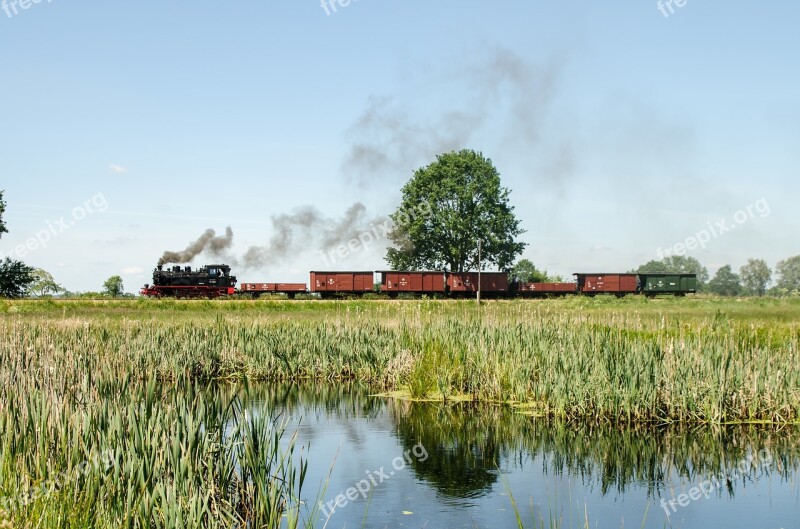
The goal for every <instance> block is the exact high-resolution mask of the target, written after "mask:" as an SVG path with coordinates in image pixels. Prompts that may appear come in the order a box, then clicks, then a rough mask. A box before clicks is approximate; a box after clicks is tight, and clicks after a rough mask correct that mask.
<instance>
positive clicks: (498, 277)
mask: <svg viewBox="0 0 800 529" xmlns="http://www.w3.org/2000/svg"><path fill="white" fill-rule="evenodd" d="M480 283H481V284H480V289H481V294H487V295H488V296H498V295H501V294H505V293H507V292H508V274H507V273H505V272H481V276H480ZM447 289H448V292H450V293H451V294H453V295H456V296H458V295H468V294H472V293H475V292H477V291H478V272H449V273H448V274H447Z"/></svg>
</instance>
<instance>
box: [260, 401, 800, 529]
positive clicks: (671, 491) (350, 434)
mask: <svg viewBox="0 0 800 529" xmlns="http://www.w3.org/2000/svg"><path fill="white" fill-rule="evenodd" d="M251 395H255V396H251V397H250V398H251V399H252V400H251V402H250V404H249V405H250V406H264V405H265V404H269V406H274V407H275V410H276V411H277V410H280V411H281V412H282V413H284V414H286V416H287V418H288V419H289V420H290V421H291V424H292V425H293V426H290V429H292V428H293V431H295V430H296V431H298V435H299V439H300V442H301V443H304V444H306V445H307V446H308V447H309V452H308V454H309V458H310V462H311V465H310V467H311V470H310V475H311V478H310V479H309V481H308V482H309V483H311V484H314V483H316V482H320V483H322V482H324V481H325V479H326V477H327V475H326V474H327V473H328V471H329V467H330V463H331V461H333V460H334V459H335V460H336V465H335V467H334V471H333V472H332V473H331V475H330V477H329V478H330V479H329V484H328V489H327V491H328V495H330V494H332V493H334V492H338V491H340V490H346V489H347V488H348V487H350V486H353V485H354V484H355V483H356V482H357V481H358V480H360V479H362V478H363V475H364V473H365V472H366V471H370V470H374V469H377V468H379V467H381V466H385V467H386V468H387V469H388V468H389V464H390V462H391V461H392V460H393V458H394V457H397V456H399V455H402V454H403V453H405V452H406V451H407V450H411V449H413V447H414V446H416V445H418V444H419V443H421V444H422V446H424V447H425V450H426V451H427V454H428V457H427V458H426V459H425V460H424V461H422V460H418V459H416V458H411V459H410V460H409V464H408V468H407V469H406V470H405V471H404V472H405V474H404V475H403V476H398V477H394V478H392V481H391V482H387V483H386V484H381V486H380V488H379V490H376V491H371V494H372V495H373V496H372V497H371V499H370V500H369V501H368V502H367V501H364V502H361V503H359V505H360V507H355V508H353V507H352V504H351V506H350V507H348V508H347V509H340V510H337V512H336V513H335V514H334V516H333V517H332V519H331V520H330V521H329V525H328V527H338V526H343V525H345V524H346V525H347V526H349V527H352V526H358V527H360V526H362V523H363V520H364V519H366V520H367V522H368V523H367V526H372V525H373V524H375V525H380V526H381V527H383V526H396V525H398V526H399V525H402V524H405V525H411V526H423V525H424V524H425V522H426V521H427V522H430V525H429V526H450V527H455V526H464V527H476V526H478V527H498V526H503V525H507V524H508V525H516V521H515V513H514V512H513V509H512V508H511V502H510V498H509V496H508V492H509V490H511V491H512V492H513V494H514V495H515V496H516V497H517V498H518V500H519V501H520V504H521V505H523V508H521V509H520V511H522V512H520V515H521V516H522V518H523V523H525V525H526V526H533V525H536V526H537V527H538V526H539V521H540V518H541V517H544V518H547V514H544V515H543V514H542V513H548V512H553V511H559V512H561V513H562V514H563V513H564V512H566V513H570V514H573V513H574V515H575V520H574V526H582V524H583V522H584V518H585V516H586V514H585V513H586V512H589V513H590V515H589V519H590V520H589V521H590V523H591V524H592V525H593V526H594V525H599V526H607V525H614V526H619V525H620V517H621V516H622V517H625V518H626V519H627V520H632V522H633V523H634V525H636V526H640V525H644V526H645V527H663V526H664V525H665V524H673V525H676V526H677V525H680V526H682V527H705V526H707V525H708V524H709V521H710V520H713V521H714V523H713V524H712V525H718V523H721V522H722V521H726V522H725V523H726V524H728V526H731V527H734V526H742V527H748V526H750V525H752V524H750V522H753V523H755V522H756V521H757V522H758V524H759V525H762V526H764V525H765V523H766V525H765V526H775V527H792V526H796V525H797V521H796V518H797V514H798V513H800V498H798V490H797V487H796V485H795V480H796V477H797V476H798V465H799V464H800V451H799V450H798V447H800V428H797V427H786V428H765V427H755V426H735V427H725V428H711V427H707V426H696V427H655V426H653V427H638V428H629V427H625V428H614V427H598V426H588V425H585V424H581V423H569V422H553V421H546V420H543V419H537V418H531V417H528V416H526V415H522V414H520V413H516V412H515V411H514V410H511V409H509V408H508V407H503V406H496V405H477V404H473V403H455V404H442V403H417V404H412V403H409V402H403V401H397V400H391V399H383V398H376V397H371V396H370V395H369V392H368V390H367V389H365V388H361V387H358V386H350V385H331V386H317V385H308V386H300V387H298V386H283V387H278V386H271V387H269V388H260V389H259V391H257V392H255V393H252V394H251ZM759 453H760V454H761V456H760V459H759ZM765 454H768V455H769V456H771V460H770V461H769V464H768V465H767V464H766V462H765V461H764V460H763V459H764V455H765ZM748 458H750V459H748ZM742 461H746V462H749V463H748V464H747V465H744V466H743V467H742V469H741V470H743V471H740V470H739V469H737V465H739V464H740V463H741V462H742ZM731 476H733V477H731ZM710 478H716V479H718V480H719V483H718V485H719V486H718V487H715V488H714V490H713V494H711V495H710V497H711V498H710V499H709V500H706V499H705V498H703V502H695V503H694V504H692V505H688V506H686V507H685V508H683V507H681V508H680V509H673V510H672V511H669V514H670V517H669V518H668V517H667V510H666V509H663V510H662V508H661V507H660V506H659V503H660V501H661V500H662V499H664V500H670V499H674V498H677V497H679V495H680V494H683V493H685V492H687V491H689V490H691V487H693V486H696V485H697V484H698V483H700V482H702V481H703V480H706V479H710ZM315 479H316V481H315ZM311 495H313V493H312V494H311ZM353 503H358V502H353ZM531 505H533V507H531ZM648 509H650V512H649V513H648V514H647V516H646V518H647V519H646V520H645V521H644V523H642V522H643V520H644V519H645V513H647V512H648ZM403 512H406V513H412V514H414V515H415V516H414V517H412V519H409V518H407V517H406V516H407V515H404V514H403ZM464 512H468V513H469V516H467V517H465V516H464ZM457 513H460V515H457ZM365 517H366V518H365ZM748 517H749V518H748ZM579 522H580V523H579ZM737 524H738V525H737ZM545 525H547V521H545ZM570 525H572V524H570V523H567V522H566V521H565V522H564V525H563V526H566V527H569V526H570Z"/></svg>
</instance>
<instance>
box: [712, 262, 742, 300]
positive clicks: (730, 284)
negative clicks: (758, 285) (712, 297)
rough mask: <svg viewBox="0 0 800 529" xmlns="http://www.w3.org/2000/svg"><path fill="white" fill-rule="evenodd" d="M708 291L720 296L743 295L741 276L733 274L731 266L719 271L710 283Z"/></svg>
mask: <svg viewBox="0 0 800 529" xmlns="http://www.w3.org/2000/svg"><path fill="white" fill-rule="evenodd" d="M708 291H709V292H712V293H714V294H718V295H720V296H738V295H739V294H741V293H742V285H741V283H740V282H739V276H738V275H737V274H735V273H734V272H733V270H732V269H731V265H725V266H723V267H721V268H720V269H719V270H717V273H716V275H714V278H713V279H712V280H711V281H709V282H708Z"/></svg>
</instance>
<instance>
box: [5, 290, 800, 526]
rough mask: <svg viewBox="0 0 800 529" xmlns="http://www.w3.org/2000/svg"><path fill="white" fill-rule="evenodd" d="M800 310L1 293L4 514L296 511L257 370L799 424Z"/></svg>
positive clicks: (610, 414) (595, 412)
mask: <svg viewBox="0 0 800 529" xmlns="http://www.w3.org/2000/svg"><path fill="white" fill-rule="evenodd" d="M798 322H800V302H798V301H796V300H785V299H784V300H775V299H768V300H741V301H740V300H716V299H711V298H697V299H692V298H686V299H657V300H646V299H643V298H633V299H623V300H617V299H614V298H595V299H588V298H571V299H565V300H543V301H524V302H521V301H501V302H489V303H486V304H485V305H484V306H483V307H482V308H481V310H478V309H477V308H476V307H475V304H474V302H466V301H464V302H454V301H428V300H421V301H404V302H387V301H342V302H320V301H296V302H291V301H274V300H271V301H270V300H268V301H255V302H254V301H240V300H233V301H215V302H207V301H149V300H124V301H118V302H114V301H101V302H95V301H42V302H36V301H19V302H10V301H0V432H2V437H1V438H0V498H2V499H4V500H9V501H11V503H10V504H8V505H0V507H2V509H3V511H2V512H0V518H2V519H0V524H2V523H6V525H7V522H10V523H11V525H12V526H13V527H56V528H60V527H64V528H66V527H109V528H110V527H137V528H138V527H211V526H219V527H229V526H236V525H238V526H242V527H244V526H252V527H256V526H258V527H279V526H285V527H295V526H301V525H302V524H303V520H301V511H300V507H299V505H300V499H301V497H302V496H301V495H302V486H303V481H304V466H303V464H302V462H299V461H297V460H296V457H295V455H294V447H293V445H292V444H289V445H288V446H287V445H286V442H285V440H284V441H282V440H281V436H282V435H283V424H282V423H280V422H279V421H277V420H275V419H272V418H271V417H269V416H264V417H261V416H259V417H247V416H245V415H244V412H243V411H242V410H243V409H245V407H244V406H243V405H242V400H243V399H244V400H246V399H247V398H249V394H248V393H247V390H246V389H245V390H243V392H240V391H239V390H233V389H231V388H234V387H239V385H243V386H244V387H245V388H246V387H247V384H248V383H250V382H252V381H302V380H321V381H333V382H337V383H339V382H342V381H351V380H356V381H360V382H364V383H367V384H369V385H370V386H372V387H373V388H375V389H379V390H403V391H406V392H407V393H408V394H409V395H412V396H414V397H416V398H433V399H439V400H446V399H451V398H455V397H458V396H460V397H464V396H466V397H468V398H469V399H473V400H478V401H487V402H488V401H503V402H512V403H516V404H517V405H518V406H519V409H520V411H523V412H525V413H531V414H535V415H541V416H549V417H554V418H564V419H567V420H569V421H579V422H580V423H582V424H594V423H612V424H616V423H637V424H645V423H651V422H658V423H680V424H693V423H713V424H720V423H729V422H773V423H786V422H793V421H797V420H798V417H800V352H799V345H800V323H798ZM225 382H236V383H237V384H236V385H232V384H225ZM108 453H111V454H112V455H113V456H112V461H113V464H111V465H101V464H98V463H97V462H99V461H103V459H102V458H103V457H104V454H108ZM87 461H88V462H90V464H89V465H88V466H86V465H85V464H84V463H85V462H87ZM55 483H57V486H54V484H55ZM43 486H44V487H46V488H47V489H48V490H47V491H46V493H36V494H35V495H36V496H37V497H36V499H34V500H33V501H30V502H28V501H23V498H31V495H32V494H33V491H37V490H38V491H42V490H43V489H42V487H43ZM23 503H25V505H23Z"/></svg>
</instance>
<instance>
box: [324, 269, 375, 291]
mask: <svg viewBox="0 0 800 529" xmlns="http://www.w3.org/2000/svg"><path fill="white" fill-rule="evenodd" d="M374 278H375V275H374V274H373V273H372V272H363V271H359V272H311V283H310V285H311V292H316V293H319V294H320V295H321V296H322V297H328V296H331V295H335V294H355V295H361V294H364V293H366V292H373V291H374V289H375V286H374V283H373V281H374Z"/></svg>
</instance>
